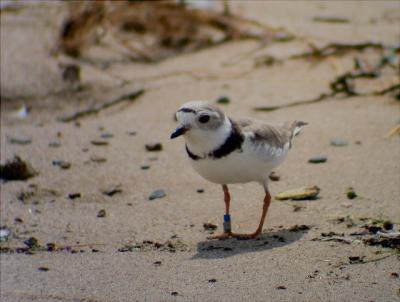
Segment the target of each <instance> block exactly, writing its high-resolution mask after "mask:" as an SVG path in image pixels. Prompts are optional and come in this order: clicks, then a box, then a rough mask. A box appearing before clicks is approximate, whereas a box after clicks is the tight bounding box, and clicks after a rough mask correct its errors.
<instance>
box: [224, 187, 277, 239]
mask: <svg viewBox="0 0 400 302" xmlns="http://www.w3.org/2000/svg"><path fill="white" fill-rule="evenodd" d="M270 204H271V195H270V194H269V192H268V190H266V191H265V197H264V205H263V209H262V214H261V220H260V223H259V224H258V228H257V230H256V231H255V232H254V233H250V234H236V233H230V236H231V237H234V238H238V239H252V238H256V237H257V236H259V235H260V234H261V232H262V228H263V225H264V221H265V217H266V216H267V212H268V208H269V205H270Z"/></svg>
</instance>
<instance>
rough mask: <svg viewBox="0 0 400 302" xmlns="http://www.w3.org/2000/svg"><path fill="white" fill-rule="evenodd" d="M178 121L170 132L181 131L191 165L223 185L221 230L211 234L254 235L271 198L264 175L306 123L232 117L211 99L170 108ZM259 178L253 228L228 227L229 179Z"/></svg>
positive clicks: (283, 155) (177, 133) (259, 230)
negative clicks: (257, 213)
mask: <svg viewBox="0 0 400 302" xmlns="http://www.w3.org/2000/svg"><path fill="white" fill-rule="evenodd" d="M175 117H176V121H177V122H178V127H177V128H176V129H175V130H174V131H173V132H172V134H171V136H170V138H171V139H175V138H177V137H180V136H183V138H184V140H185V149H186V153H187V156H188V158H189V160H190V163H191V165H192V167H193V168H194V170H195V171H196V172H197V173H198V174H200V175H201V176H202V177H203V178H205V179H206V180H208V181H210V182H212V183H216V184H219V185H221V186H222V190H223V193H224V202H225V214H224V223H223V229H224V231H223V233H222V234H219V235H214V236H211V237H209V238H210V239H227V238H237V239H253V238H256V237H258V236H259V235H260V234H261V233H262V228H263V225H264V222H265V217H266V215H267V212H268V208H269V206H270V203H271V195H270V191H269V188H268V180H269V175H270V173H271V172H272V170H273V169H274V168H276V167H277V166H278V165H279V164H281V163H282V162H283V161H284V159H285V158H286V156H287V154H288V151H289V150H290V148H291V145H292V139H293V138H294V137H295V136H296V135H297V134H298V133H299V132H300V130H301V129H302V128H303V126H305V125H307V123H305V122H302V121H292V122H284V123H281V124H279V125H271V124H268V123H266V122H264V121H262V120H256V119H251V118H241V119H233V118H230V117H228V116H227V115H226V114H225V113H224V112H223V111H222V110H221V109H219V108H218V107H217V106H216V105H214V104H211V103H208V102H206V101H189V102H187V103H185V104H183V105H182V106H181V107H180V108H179V109H178V110H177V111H176V112H175ZM249 182H258V183H260V184H261V185H262V186H263V188H264V191H265V196H264V199H263V207H262V213H261V219H260V222H259V224H258V227H257V229H256V230H255V231H254V232H253V233H248V234H239V233H234V232H232V229H231V216H230V202H231V194H230V192H229V188H228V185H232V184H237V183H249Z"/></svg>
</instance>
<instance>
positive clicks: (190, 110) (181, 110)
mask: <svg viewBox="0 0 400 302" xmlns="http://www.w3.org/2000/svg"><path fill="white" fill-rule="evenodd" d="M178 112H191V113H194V114H196V111H194V110H193V109H190V108H181V109H179V110H178Z"/></svg>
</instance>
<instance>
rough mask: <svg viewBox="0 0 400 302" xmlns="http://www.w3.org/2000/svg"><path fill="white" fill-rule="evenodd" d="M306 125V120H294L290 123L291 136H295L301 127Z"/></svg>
mask: <svg viewBox="0 0 400 302" xmlns="http://www.w3.org/2000/svg"><path fill="white" fill-rule="evenodd" d="M306 125H308V123H306V122H302V121H294V122H293V123H292V125H291V130H292V138H293V137H295V136H296V135H297V134H299V133H300V131H301V129H302V128H303V127H304V126H306Z"/></svg>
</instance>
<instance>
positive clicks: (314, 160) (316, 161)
mask: <svg viewBox="0 0 400 302" xmlns="http://www.w3.org/2000/svg"><path fill="white" fill-rule="evenodd" d="M327 160H328V158H327V157H326V156H323V155H317V156H313V157H311V158H310V159H309V160H308V162H309V163H312V164H320V163H325V162H326V161H327Z"/></svg>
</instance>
